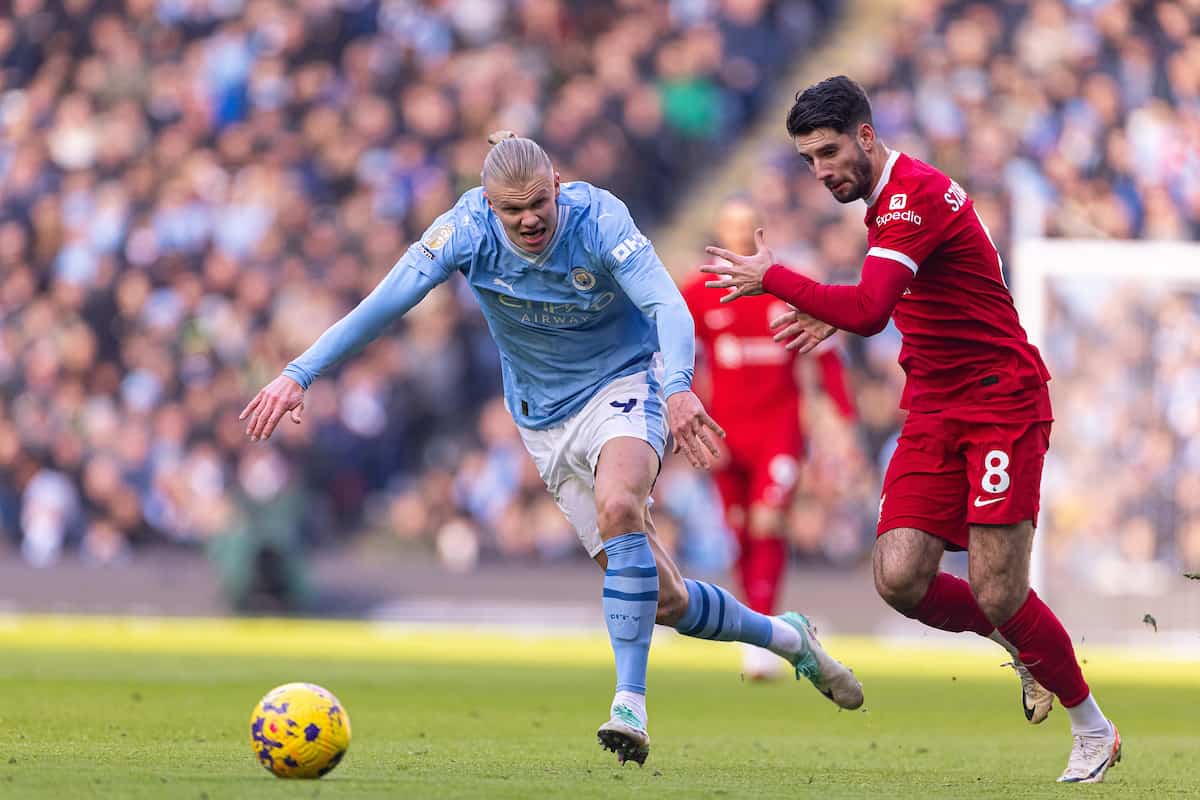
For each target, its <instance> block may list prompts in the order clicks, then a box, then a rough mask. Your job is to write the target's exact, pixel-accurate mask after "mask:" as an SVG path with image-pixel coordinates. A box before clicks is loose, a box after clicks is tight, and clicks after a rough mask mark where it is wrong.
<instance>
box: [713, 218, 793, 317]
mask: <svg viewBox="0 0 1200 800" xmlns="http://www.w3.org/2000/svg"><path fill="white" fill-rule="evenodd" d="M754 244H755V245H756V246H757V247H758V251H757V252H756V253H755V254H754V255H752V256H739V255H738V254H737V253H734V252H731V251H729V250H725V249H723V248H720V247H706V248H704V251H705V252H706V253H708V254H709V255H712V256H716V257H717V258H723V259H725V260H726V261H728V262H729V263H728V264H720V265H718V264H708V265H706V266H703V267H701V268H700V271H701V272H707V273H709V274H711V275H717V276H719V277H718V279H717V280H714V281H707V282H705V284H704V285H705V286H707V287H708V288H710V289H729V290H730V292H729V294H727V295H725V296H724V297H722V298H721V302H722V303H729V302H732V301H734V300H737V299H738V298H739V297H749V296H750V295H755V294H762V293H763V288H762V281H763V276H764V275H766V274H767V270H768V269H770V268H771V265H772V264H774V263H775V256H774V255H772V254H771V250H770V249H769V248H768V247H767V242H766V239H765V238H764V236H763V229H762V228H759V229H758V230H756V231H755V232H754Z"/></svg>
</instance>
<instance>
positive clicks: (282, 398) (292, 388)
mask: <svg viewBox="0 0 1200 800" xmlns="http://www.w3.org/2000/svg"><path fill="white" fill-rule="evenodd" d="M303 411H304V389H302V388H301V387H300V384H298V383H296V382H295V381H294V380H292V379H291V378H289V377H288V376H286V375H280V376H279V377H278V378H276V379H275V380H273V381H271V382H270V383H268V384H267V385H266V386H264V387H263V388H262V389H259V391H258V394H256V395H254V399H253V400H251V401H250V402H249V403H248V404H247V405H246V407H245V408H243V409H242V413H241V414H239V415H238V419H239V420H242V419H246V417H249V418H250V421H249V422H247V423H246V435H247V436H249V437H250V441H252V442H257V441H258V440H259V439H269V438H270V437H271V433H272V432H273V431H274V430H275V426H276V425H278V424H279V420H281V419H283V415H284V414H287V413H289V412H290V413H291V415H292V422H295V423H296V424H297V425H298V424H300V414H301V413H302V412H303Z"/></svg>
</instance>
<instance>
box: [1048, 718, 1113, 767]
mask: <svg viewBox="0 0 1200 800" xmlns="http://www.w3.org/2000/svg"><path fill="white" fill-rule="evenodd" d="M1108 726H1109V727H1110V728H1111V729H1112V730H1111V731H1110V732H1109V734H1108V735H1107V736H1076V737H1075V743H1074V744H1073V745H1072V746H1071V758H1070V759H1069V760H1068V761H1067V768H1066V769H1065V770H1064V771H1063V774H1062V775H1061V776H1059V778H1058V782H1059V783H1101V782H1102V781H1103V780H1104V774H1105V773H1106V772H1108V768H1109V767H1111V766H1115V765H1116V764H1117V762H1118V761H1120V760H1121V734H1120V733H1118V732H1117V726H1116V725H1114V724H1113V721H1112V720H1109V721H1108Z"/></svg>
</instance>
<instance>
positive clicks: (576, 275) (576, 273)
mask: <svg viewBox="0 0 1200 800" xmlns="http://www.w3.org/2000/svg"><path fill="white" fill-rule="evenodd" d="M571 285H572V286H574V287H575V288H576V289H578V290H579V291H581V292H590V291H591V290H592V289H595V288H596V276H595V275H593V274H592V273H590V272H588V271H587V270H586V269H584V268H583V267H576V268H575V269H573V270H571Z"/></svg>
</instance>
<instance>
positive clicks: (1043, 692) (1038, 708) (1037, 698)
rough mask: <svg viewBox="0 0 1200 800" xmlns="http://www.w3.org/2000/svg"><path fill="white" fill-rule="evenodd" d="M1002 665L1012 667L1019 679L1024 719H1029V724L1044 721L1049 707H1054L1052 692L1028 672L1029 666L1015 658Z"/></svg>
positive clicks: (1037, 723)
mask: <svg viewBox="0 0 1200 800" xmlns="http://www.w3.org/2000/svg"><path fill="white" fill-rule="evenodd" d="M1004 666H1007V667H1012V668H1013V672H1015V673H1017V677H1018V678H1020V679H1021V710H1022V711H1024V712H1025V719H1027V720H1029V724H1030V725H1040V724H1041V723H1043V722H1045V721H1046V717H1048V716H1050V709H1051V708H1053V707H1054V694H1053V693H1052V692H1051V691H1050V690H1049V689H1047V688H1046V687H1045V686H1042V685H1041V684H1040V683H1038V682H1037V678H1035V677H1033V675H1032V674H1030V672H1029V667H1027V666H1025V665H1024V664H1022V663H1021V662H1020V661H1017V660H1016V659H1015V658H1014V659H1013V660H1012V661H1010V662H1008V663H1007V664H1005V665H1004Z"/></svg>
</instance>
